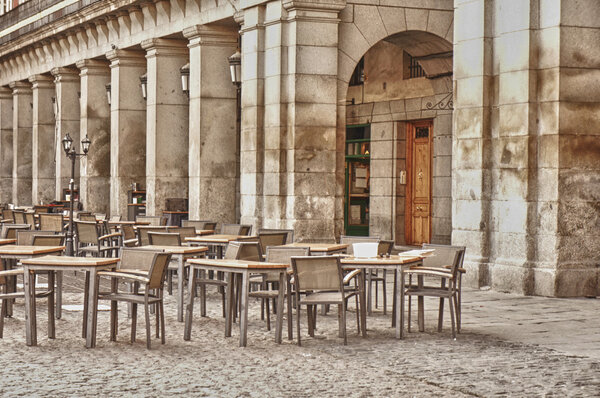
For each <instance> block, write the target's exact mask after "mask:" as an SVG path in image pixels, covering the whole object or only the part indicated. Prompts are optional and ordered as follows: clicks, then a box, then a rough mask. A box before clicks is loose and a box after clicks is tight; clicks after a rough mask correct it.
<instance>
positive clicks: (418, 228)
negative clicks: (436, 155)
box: [405, 120, 433, 245]
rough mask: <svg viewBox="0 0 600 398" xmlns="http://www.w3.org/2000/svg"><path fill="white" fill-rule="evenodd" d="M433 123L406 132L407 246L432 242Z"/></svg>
mask: <svg viewBox="0 0 600 398" xmlns="http://www.w3.org/2000/svg"><path fill="white" fill-rule="evenodd" d="M432 138H433V122H432V121H431V120H425V121H418V122H411V123H408V126H407V129H406V145H407V147H406V176H407V181H406V212H405V215H406V217H405V220H406V226H405V236H406V243H407V244H410V245H420V244H422V243H429V242H430V240H431V174H432V170H431V168H432V167H431V165H432V156H431V154H432Z"/></svg>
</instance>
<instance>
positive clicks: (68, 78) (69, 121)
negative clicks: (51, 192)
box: [51, 68, 81, 199]
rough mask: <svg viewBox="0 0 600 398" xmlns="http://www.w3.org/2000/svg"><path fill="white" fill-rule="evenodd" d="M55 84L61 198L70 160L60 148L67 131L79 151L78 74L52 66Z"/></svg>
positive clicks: (75, 71)
mask: <svg viewBox="0 0 600 398" xmlns="http://www.w3.org/2000/svg"><path fill="white" fill-rule="evenodd" d="M51 73H52V75H53V76H54V84H55V85H56V103H57V110H58V112H57V115H56V126H57V127H56V198H57V199H62V197H61V196H62V191H63V189H64V188H68V187H69V181H70V180H71V160H70V159H69V158H68V157H67V156H66V155H65V152H64V150H63V149H62V139H63V138H64V137H65V135H67V133H68V134H69V135H70V136H71V138H72V139H73V145H74V146H75V149H76V150H77V151H78V152H80V151H81V138H80V137H79V119H80V112H79V108H80V105H79V92H80V91H79V90H80V89H79V87H80V84H79V74H78V72H77V70H75V69H70V68H54V69H52V71H51ZM75 186H76V187H78V186H79V162H75Z"/></svg>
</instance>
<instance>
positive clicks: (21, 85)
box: [8, 80, 31, 95]
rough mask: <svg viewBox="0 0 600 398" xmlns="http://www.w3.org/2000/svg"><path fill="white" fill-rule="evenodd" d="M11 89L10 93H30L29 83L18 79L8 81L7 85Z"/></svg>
mask: <svg viewBox="0 0 600 398" xmlns="http://www.w3.org/2000/svg"><path fill="white" fill-rule="evenodd" d="M8 86H9V87H10V88H11V89H12V94H13V95H17V94H31V83H29V82H26V81H23V80H19V81H15V82H10V83H9V85H8Z"/></svg>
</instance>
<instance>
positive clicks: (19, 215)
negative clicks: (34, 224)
mask: <svg viewBox="0 0 600 398" xmlns="http://www.w3.org/2000/svg"><path fill="white" fill-rule="evenodd" d="M13 219H14V220H15V224H27V222H26V221H25V212H24V211H21V210H14V211H13Z"/></svg>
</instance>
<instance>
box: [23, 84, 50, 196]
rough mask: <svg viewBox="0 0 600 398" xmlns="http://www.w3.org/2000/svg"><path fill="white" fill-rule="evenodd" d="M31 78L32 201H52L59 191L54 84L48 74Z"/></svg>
mask: <svg viewBox="0 0 600 398" xmlns="http://www.w3.org/2000/svg"><path fill="white" fill-rule="evenodd" d="M29 81H30V82H31V83H32V89H33V120H32V121H33V139H32V151H33V157H32V201H33V204H40V203H49V202H51V201H53V200H54V198H55V193H56V175H55V173H56V167H55V165H54V161H55V156H54V151H55V149H56V146H55V145H54V144H55V143H54V140H55V129H56V123H55V119H54V109H53V105H52V97H54V93H55V91H54V83H53V81H52V77H50V76H46V75H34V76H31V77H30V78H29Z"/></svg>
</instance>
